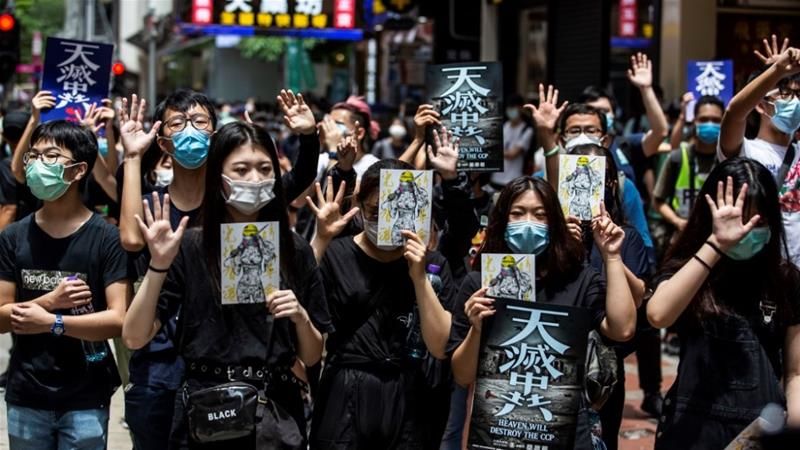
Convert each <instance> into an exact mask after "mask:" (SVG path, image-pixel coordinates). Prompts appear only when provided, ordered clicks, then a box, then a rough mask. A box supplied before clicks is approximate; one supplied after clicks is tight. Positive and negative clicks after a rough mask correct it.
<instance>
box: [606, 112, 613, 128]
mask: <svg viewBox="0 0 800 450" xmlns="http://www.w3.org/2000/svg"><path fill="white" fill-rule="evenodd" d="M606 128H608V132H609V133H611V131H613V130H614V115H613V114H611V113H610V112H609V113H606Z"/></svg>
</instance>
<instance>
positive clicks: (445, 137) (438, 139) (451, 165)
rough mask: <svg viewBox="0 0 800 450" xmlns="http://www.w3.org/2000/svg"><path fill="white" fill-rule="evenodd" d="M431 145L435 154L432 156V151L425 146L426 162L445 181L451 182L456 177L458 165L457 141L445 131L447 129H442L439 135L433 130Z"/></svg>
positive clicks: (429, 147)
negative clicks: (429, 163) (433, 145)
mask: <svg viewBox="0 0 800 450" xmlns="http://www.w3.org/2000/svg"><path fill="white" fill-rule="evenodd" d="M433 143H434V144H435V145H436V149H437V150H436V154H435V155H434V154H433V149H432V148H431V146H430V145H428V146H426V150H427V152H428V161H430V162H431V166H433V168H434V169H435V170H436V171H437V172H439V175H441V176H442V178H444V179H445V180H453V179H455V178H457V177H458V172H457V171H456V167H457V164H458V144H459V139H458V138H455V139H454V138H453V132H452V131H450V132H448V131H447V128H445V127H442V133H441V135H440V134H439V133H438V132H437V131H436V130H433Z"/></svg>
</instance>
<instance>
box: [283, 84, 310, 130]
mask: <svg viewBox="0 0 800 450" xmlns="http://www.w3.org/2000/svg"><path fill="white" fill-rule="evenodd" d="M278 105H280V107H281V110H282V111H283V122H284V123H285V124H286V126H287V127H289V129H290V130H292V133H295V134H313V133H314V132H315V131H316V130H317V121H316V120H314V113H312V112H311V108H309V107H308V105H307V104H306V101H305V100H304V99H303V94H297V95H295V94H294V93H293V92H292V91H291V89H290V90H288V91H287V90H285V89H281V93H280V95H278Z"/></svg>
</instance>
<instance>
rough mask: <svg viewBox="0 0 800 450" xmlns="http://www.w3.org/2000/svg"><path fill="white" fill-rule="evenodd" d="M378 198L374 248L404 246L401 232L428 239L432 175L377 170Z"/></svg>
mask: <svg viewBox="0 0 800 450" xmlns="http://www.w3.org/2000/svg"><path fill="white" fill-rule="evenodd" d="M380 183H381V184H380V189H379V191H380V193H379V196H378V245H386V246H398V245H403V243H404V242H405V240H404V238H403V235H402V231H403V230H409V231H413V232H414V233H416V234H417V236H419V237H420V239H422V241H423V242H425V243H426V244H427V243H428V240H429V239H430V228H431V200H432V192H433V173H432V172H431V171H429V170H391V169H381V179H380Z"/></svg>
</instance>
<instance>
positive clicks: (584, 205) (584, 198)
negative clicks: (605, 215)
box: [558, 155, 606, 220]
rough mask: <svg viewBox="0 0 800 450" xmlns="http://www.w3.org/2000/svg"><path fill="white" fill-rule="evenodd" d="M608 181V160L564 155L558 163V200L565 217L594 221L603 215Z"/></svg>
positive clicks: (600, 157)
mask: <svg viewBox="0 0 800 450" xmlns="http://www.w3.org/2000/svg"><path fill="white" fill-rule="evenodd" d="M605 181H606V158H605V157H603V156H588V155H561V156H559V160H558V200H559V201H560V202H561V209H562V210H563V211H564V215H565V216H575V217H577V218H578V219H580V220H592V217H595V216H598V215H599V214H600V202H601V201H602V200H603V193H604V187H605Z"/></svg>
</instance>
